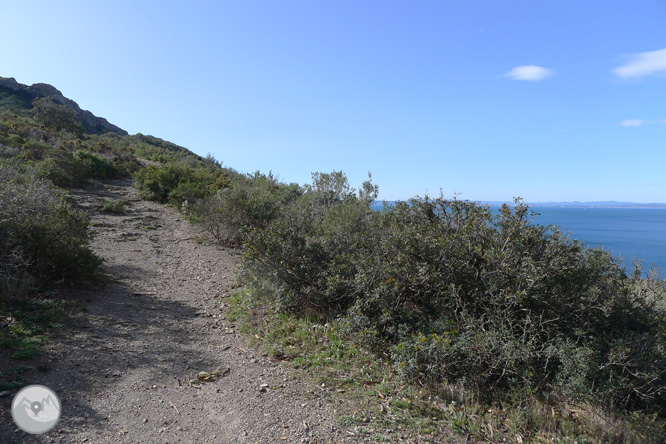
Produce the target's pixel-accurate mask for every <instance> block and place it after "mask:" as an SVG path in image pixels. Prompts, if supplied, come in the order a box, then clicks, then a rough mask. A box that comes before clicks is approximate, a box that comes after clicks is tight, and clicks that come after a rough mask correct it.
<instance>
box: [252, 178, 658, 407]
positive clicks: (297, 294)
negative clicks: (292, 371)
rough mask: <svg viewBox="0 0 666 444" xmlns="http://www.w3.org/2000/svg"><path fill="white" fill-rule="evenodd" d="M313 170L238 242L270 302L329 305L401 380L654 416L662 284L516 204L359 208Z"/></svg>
mask: <svg viewBox="0 0 666 444" xmlns="http://www.w3.org/2000/svg"><path fill="white" fill-rule="evenodd" d="M322 178H323V179H324V181H323V182H322ZM314 179H315V182H314V184H313V186H312V187H310V189H309V191H308V192H307V193H306V194H305V195H304V196H303V198H301V199H299V200H298V201H297V202H295V203H294V204H292V205H291V206H290V207H289V208H288V210H287V211H286V212H285V214H284V215H283V216H282V217H280V218H278V219H276V220H274V221H273V222H271V223H270V224H269V225H268V227H267V228H266V229H265V230H255V231H253V232H252V233H251V235H250V236H249V238H248V240H247V243H246V249H245V263H244V273H245V275H246V276H247V277H249V280H250V282H252V283H253V284H254V285H262V284H263V285H269V286H271V287H272V288H273V289H274V291H275V297H276V302H277V304H278V305H279V306H280V307H281V308H282V309H283V310H290V311H294V312H297V313H303V314H306V315H316V316H318V317H322V318H328V319H331V318H334V317H336V316H342V320H343V322H344V324H345V325H346V329H347V331H348V333H349V334H350V335H352V337H354V338H355V339H356V340H358V341H363V342H365V343H366V344H368V345H370V346H371V347H373V348H374V349H375V350H376V351H377V352H378V353H380V354H381V355H383V356H385V357H387V358H390V359H391V360H392V361H393V362H394V364H395V366H396V368H397V369H398V371H399V372H400V374H401V375H402V376H403V377H405V378H407V379H412V380H419V381H431V382H432V383H437V382H438V381H442V382H443V381H453V382H456V381H457V382H462V383H464V384H465V386H466V387H468V388H470V389H474V390H476V391H478V392H483V393H485V394H486V395H487V396H491V397H492V396H504V395H508V394H510V393H512V392H514V391H522V392H530V393H550V392H553V393H556V394H557V395H558V396H565V397H567V399H573V400H585V401H590V402H600V403H603V404H604V405H614V406H622V407H624V408H628V409H631V410H649V411H656V412H659V413H660V414H662V415H663V414H666V346H665V345H664V344H666V322H665V321H666V316H665V313H664V311H663V309H660V308H658V307H659V305H660V304H663V300H664V296H663V295H664V282H663V281H660V280H659V279H658V278H655V277H654V276H653V277H648V278H645V279H641V278H640V276H638V275H634V276H628V275H627V274H626V272H625V270H624V269H623V268H621V267H620V266H619V265H618V263H617V261H616V260H615V259H613V258H612V256H611V255H610V254H609V253H608V252H606V251H603V250H600V249H588V248H584V247H583V245H581V244H580V243H578V242H569V241H568V239H567V238H566V237H565V236H564V235H562V234H561V233H560V232H559V231H558V230H557V229H556V228H555V227H543V226H539V225H535V224H533V223H531V214H530V212H529V209H528V207H527V206H525V205H523V204H520V203H519V204H518V205H517V206H516V207H515V208H513V209H512V208H510V207H509V206H504V207H502V208H501V210H500V211H499V212H493V211H491V210H490V209H489V208H487V207H484V206H480V205H476V204H474V203H470V202H464V201H458V200H445V199H443V198H439V199H429V198H425V199H415V200H412V201H410V202H409V203H399V204H397V205H396V206H395V207H394V208H392V209H391V210H390V211H384V212H371V211H370V210H369V200H367V199H364V198H362V195H366V196H367V195H373V193H372V186H371V185H369V184H366V186H365V188H364V189H367V190H368V191H367V192H365V193H359V195H358V196H357V195H355V194H354V192H353V190H351V189H350V188H349V187H348V185H347V184H346V183H345V180H343V178H342V177H336V176H335V175H328V176H317V175H315V177H314ZM640 288H643V289H645V288H649V289H650V290H649V291H647V292H646V291H639V290H638V289H640ZM646 294H648V295H649V296H648V297H646V296H645V295H646Z"/></svg>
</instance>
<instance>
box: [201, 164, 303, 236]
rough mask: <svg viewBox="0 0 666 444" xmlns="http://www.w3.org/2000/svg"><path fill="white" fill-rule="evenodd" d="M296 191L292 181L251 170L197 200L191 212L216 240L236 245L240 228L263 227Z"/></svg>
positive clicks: (297, 188)
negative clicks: (224, 186)
mask: <svg viewBox="0 0 666 444" xmlns="http://www.w3.org/2000/svg"><path fill="white" fill-rule="evenodd" d="M300 194H301V189H300V187H299V186H298V185H296V184H291V185H285V184H281V183H279V181H278V180H277V179H275V178H274V177H273V176H272V175H270V174H269V175H268V176H266V175H263V174H260V173H255V174H254V175H251V176H248V177H246V178H244V179H243V180H237V181H235V182H234V183H233V184H232V185H231V186H229V187H227V188H224V189H221V190H219V191H218V192H217V193H216V194H214V195H212V196H210V197H208V198H206V199H204V200H201V201H200V202H198V203H197V204H196V205H195V206H194V214H195V216H196V219H197V220H198V221H199V222H200V223H201V225H202V226H203V227H204V228H205V229H206V231H207V232H208V233H209V234H210V235H211V236H212V237H213V239H214V240H215V241H216V242H217V243H220V244H223V245H239V244H240V242H241V240H242V236H243V232H244V230H245V231H247V230H257V229H263V228H266V226H268V224H269V223H270V222H271V221H273V220H274V219H276V218H278V216H280V215H281V214H282V211H283V209H284V207H285V206H286V205H288V204H289V203H290V202H291V201H293V200H294V199H296V198H297V197H298V196H300Z"/></svg>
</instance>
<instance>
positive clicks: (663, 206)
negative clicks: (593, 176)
mask: <svg viewBox="0 0 666 444" xmlns="http://www.w3.org/2000/svg"><path fill="white" fill-rule="evenodd" d="M384 202H386V203H388V204H389V205H390V206H393V205H395V203H396V202H399V201H396V200H387V201H380V200H378V201H375V202H373V206H377V207H379V206H380V205H382V204H383V203H384ZM475 202H478V203H480V204H481V205H490V206H491V207H494V206H500V205H503V204H508V205H510V206H515V205H516V204H515V203H514V202H501V201H475ZM527 204H528V205H529V206H530V207H532V208H630V209H646V210H666V203H637V202H617V201H612V200H611V201H594V202H578V201H574V202H527Z"/></svg>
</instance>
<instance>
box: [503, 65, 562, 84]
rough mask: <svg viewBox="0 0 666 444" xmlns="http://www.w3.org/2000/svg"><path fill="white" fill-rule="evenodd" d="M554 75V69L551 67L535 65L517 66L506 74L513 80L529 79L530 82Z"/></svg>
mask: <svg viewBox="0 0 666 444" xmlns="http://www.w3.org/2000/svg"><path fill="white" fill-rule="evenodd" d="M552 75H553V71H551V70H550V69H547V68H544V67H543V66H535V65H525V66H516V67H515V68H513V69H512V70H511V71H509V72H507V73H506V74H504V76H505V77H508V78H510V79H513V80H527V81H530V82H538V81H539V80H543V79H545V78H546V77H550V76H552Z"/></svg>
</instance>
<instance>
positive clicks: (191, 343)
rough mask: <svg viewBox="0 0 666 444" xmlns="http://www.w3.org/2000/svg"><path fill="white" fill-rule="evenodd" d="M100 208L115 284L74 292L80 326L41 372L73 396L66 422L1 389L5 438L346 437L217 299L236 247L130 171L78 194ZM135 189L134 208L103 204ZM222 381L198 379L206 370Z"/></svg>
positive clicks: (235, 263) (65, 400)
mask: <svg viewBox="0 0 666 444" xmlns="http://www.w3.org/2000/svg"><path fill="white" fill-rule="evenodd" d="M73 197H74V198H75V200H76V202H77V203H78V205H80V206H81V207H83V208H87V209H89V210H91V213H92V215H93V217H92V220H93V222H94V224H95V230H96V231H97V235H96V237H95V239H94V241H93V243H92V247H93V249H94V250H95V251H96V252H97V253H98V254H99V255H101V256H102V257H103V258H104V260H105V262H104V264H103V266H102V269H103V271H104V273H105V274H107V275H108V283H107V284H106V285H105V286H104V287H101V288H96V289H94V290H87V291H77V292H73V293H72V294H70V295H67V298H68V299H73V300H75V301H78V304H76V306H78V307H80V310H81V314H78V315H77V314H75V316H76V321H75V322H76V323H77V326H76V327H75V328H68V329H63V330H60V331H59V332H57V333H56V337H55V339H54V340H53V341H52V342H51V343H50V344H49V345H48V347H47V350H46V351H45V352H44V353H43V355H42V356H40V358H39V359H40V361H41V362H42V363H44V364H45V365H46V366H47V367H48V370H47V371H45V372H43V373H37V372H35V373H34V380H32V381H28V382H29V383H39V384H43V385H46V386H48V387H50V388H51V389H53V390H54V391H55V392H56V393H57V394H58V395H59V397H60V400H61V402H62V416H61V419H60V421H59V423H58V424H57V425H56V427H55V428H54V429H53V430H52V431H51V432H49V433H47V434H45V435H40V436H32V435H27V434H25V433H24V432H22V431H19V430H18V429H17V428H16V426H15V425H14V424H13V422H12V419H11V414H10V413H9V412H10V410H9V408H10V404H11V398H12V397H13V394H14V393H12V394H11V396H3V397H0V407H1V408H2V410H1V411H0V442H3V443H4V442H9V443H23V442H25V443H33V442H34V443H114V444H118V443H132V444H136V443H207V442H212V443H254V442H261V443H273V442H290V443H291V442H293V443H301V442H302V443H318V442H340V441H342V440H343V439H344V438H343V436H344V435H342V434H343V432H342V431H340V430H335V427H334V422H333V420H334V416H335V412H334V410H333V406H332V405H331V404H329V403H327V402H326V401H325V399H324V396H325V393H323V392H322V393H319V391H318V389H317V387H315V386H313V385H312V384H310V383H309V382H307V381H305V380H304V379H303V378H299V377H294V376H293V375H292V371H291V370H290V369H289V368H287V367H283V366H282V364H280V363H279V362H272V361H271V360H270V359H269V358H268V357H267V356H265V355H263V354H262V353H261V351H258V350H253V349H250V348H248V347H247V345H246V343H245V341H244V340H243V338H242V337H241V336H240V335H239V334H238V333H236V331H235V329H234V326H233V325H232V324H230V323H228V322H227V321H225V320H224V319H223V318H222V317H221V312H220V310H219V309H217V308H215V304H216V301H219V300H223V298H224V297H225V296H227V295H228V294H229V293H230V291H231V288H232V286H233V284H234V282H235V279H236V274H237V272H238V268H239V258H238V256H237V254H236V253H235V252H234V251H230V250H220V249H218V248H216V247H214V246H206V245H199V244H197V243H196V242H195V239H196V238H197V229H196V228H195V227H192V226H191V225H189V224H188V223H187V221H185V220H184V219H183V217H182V216H181V215H180V214H179V213H178V212H176V211H174V210H173V209H171V208H167V207H164V206H161V205H158V204H155V203H152V202H144V201H141V200H140V199H139V198H138V196H137V194H136V192H135V190H134V189H133V188H132V186H131V183H130V181H116V182H112V183H109V184H104V185H94V186H91V187H90V188H88V189H86V190H83V191H78V192H76V193H74V195H73ZM111 199H124V200H127V201H129V202H130V203H131V205H130V207H129V211H128V212H127V213H125V214H120V215H113V214H108V213H100V212H99V211H98V210H97V208H99V206H100V203H101V202H103V201H108V200H111ZM216 369H217V370H219V371H220V376H219V377H218V378H215V379H216V380H215V381H212V382H204V383H201V384H194V386H191V385H190V381H191V380H196V378H197V375H198V374H199V372H200V371H206V372H213V371H214V370H216Z"/></svg>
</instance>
